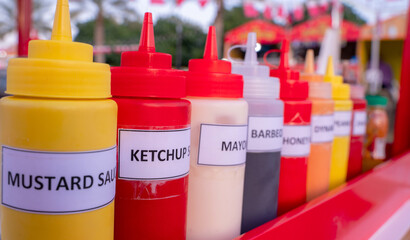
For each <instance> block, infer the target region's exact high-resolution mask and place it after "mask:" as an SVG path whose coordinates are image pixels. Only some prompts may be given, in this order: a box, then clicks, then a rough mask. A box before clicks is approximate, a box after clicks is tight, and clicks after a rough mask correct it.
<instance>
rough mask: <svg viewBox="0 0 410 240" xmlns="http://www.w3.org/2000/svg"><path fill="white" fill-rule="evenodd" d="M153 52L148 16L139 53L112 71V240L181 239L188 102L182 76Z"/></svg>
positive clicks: (165, 58) (168, 60) (162, 55)
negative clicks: (114, 150)
mask: <svg viewBox="0 0 410 240" xmlns="http://www.w3.org/2000/svg"><path fill="white" fill-rule="evenodd" d="M171 65H172V57H171V55H169V54H165V53H157V52H155V42H154V29H153V22H152V15H151V13H145V16H144V23H143V26H142V32H141V39H140V43H139V48H138V51H133V52H124V53H123V54H122V58H121V66H120V67H113V68H112V69H111V72H112V95H113V96H114V97H113V99H114V101H116V102H117V104H118V178H117V194H116V198H115V228H114V236H115V239H116V240H132V239H185V229H186V207H187V190H188V171H189V154H190V112H191V109H190V107H191V106H190V102H189V101H187V100H183V99H181V98H183V97H185V95H186V92H185V77H184V76H183V73H182V71H178V70H173V69H171Z"/></svg>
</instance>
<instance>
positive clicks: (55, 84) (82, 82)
mask: <svg viewBox="0 0 410 240" xmlns="http://www.w3.org/2000/svg"><path fill="white" fill-rule="evenodd" d="M6 93H8V94H12V95H18V96H29V97H45V98H77V99H78V98H81V99H97V98H108V97H110V96H111V93H110V68H109V66H108V65H107V64H101V63H94V62H93V47H92V46H91V45H88V44H84V43H77V42H72V36H71V24H70V12H69V7H68V0H58V1H57V7H56V13H55V18H54V26H53V32H52V35H51V40H33V41H30V43H29V50H28V58H15V59H12V60H10V62H9V66H8V68H7V90H6Z"/></svg>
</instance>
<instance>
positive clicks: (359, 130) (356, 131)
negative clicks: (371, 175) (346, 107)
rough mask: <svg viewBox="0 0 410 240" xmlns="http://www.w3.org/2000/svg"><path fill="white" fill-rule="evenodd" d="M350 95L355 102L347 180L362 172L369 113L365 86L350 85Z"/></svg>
mask: <svg viewBox="0 0 410 240" xmlns="http://www.w3.org/2000/svg"><path fill="white" fill-rule="evenodd" d="M350 97H351V99H352V102H353V114H352V127H351V131H352V132H351V135H350V136H351V137H350V152H349V162H348V165H347V180H348V181H349V180H351V179H353V178H355V177H357V176H359V175H360V174H361V173H362V157H363V142H364V135H365V133H366V125H367V119H366V118H367V115H366V105H367V102H366V100H365V99H364V88H363V86H361V85H350Z"/></svg>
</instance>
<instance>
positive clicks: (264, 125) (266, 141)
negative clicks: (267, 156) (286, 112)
mask: <svg viewBox="0 0 410 240" xmlns="http://www.w3.org/2000/svg"><path fill="white" fill-rule="evenodd" d="M248 125H249V126H248V152H274V151H280V149H281V148H282V136H283V117H249V122H248Z"/></svg>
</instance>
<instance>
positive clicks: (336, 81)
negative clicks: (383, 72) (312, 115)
mask: <svg viewBox="0 0 410 240" xmlns="http://www.w3.org/2000/svg"><path fill="white" fill-rule="evenodd" d="M324 81H325V82H330V83H331V84H332V97H333V100H334V101H335V112H334V121H335V124H334V140H333V146H332V159H331V163H330V175H329V189H330V190H331V189H334V188H336V187H338V186H340V185H341V184H343V183H344V182H346V175H347V164H348V158H349V146H350V126H351V124H350V123H351V120H352V108H353V103H352V101H351V100H350V87H349V85H348V84H343V78H342V77H341V76H336V75H334V72H333V60H332V57H329V59H328V63H327V70H326V74H325V76H324Z"/></svg>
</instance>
